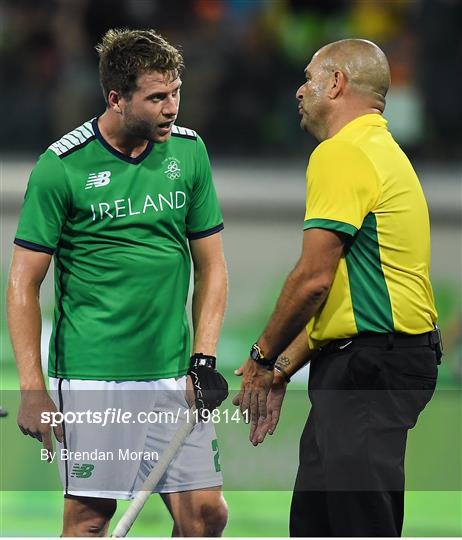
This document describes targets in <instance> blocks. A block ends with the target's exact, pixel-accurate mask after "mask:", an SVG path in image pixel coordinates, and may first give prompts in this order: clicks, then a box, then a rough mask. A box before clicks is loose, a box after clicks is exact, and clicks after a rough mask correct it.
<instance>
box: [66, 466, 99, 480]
mask: <svg viewBox="0 0 462 540" xmlns="http://www.w3.org/2000/svg"><path fill="white" fill-rule="evenodd" d="M94 468H95V466H94V465H91V464H90V463H82V465H79V464H78V463H76V464H75V465H74V466H73V467H72V472H71V476H74V477H75V478H90V476H91V473H92V472H93V469H94Z"/></svg>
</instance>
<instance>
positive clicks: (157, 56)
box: [96, 29, 184, 101]
mask: <svg viewBox="0 0 462 540" xmlns="http://www.w3.org/2000/svg"><path fill="white" fill-rule="evenodd" d="M96 50H97V51H98V54H99V77H100V83H101V88H102V89H103V94H104V99H106V101H107V96H108V94H109V91H110V90H114V91H116V92H118V93H120V95H121V96H123V97H125V98H127V99H130V97H131V95H132V93H133V92H134V91H135V90H136V87H137V86H136V85H137V79H138V76H139V75H141V74H143V73H145V72H149V71H158V72H160V73H171V74H172V77H173V79H175V78H176V77H178V76H179V75H180V74H181V72H182V70H183V68H184V64H183V57H182V55H181V53H180V52H179V51H178V49H176V48H175V47H173V46H172V45H170V43H168V42H167V41H166V40H165V39H164V38H163V37H162V36H160V35H159V34H158V33H157V32H155V31H154V30H128V29H111V30H108V31H107V32H106V33H105V34H104V36H103V39H102V40H101V43H99V44H98V45H97V46H96Z"/></svg>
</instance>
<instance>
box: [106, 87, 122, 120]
mask: <svg viewBox="0 0 462 540" xmlns="http://www.w3.org/2000/svg"><path fill="white" fill-rule="evenodd" d="M121 99H122V98H121V97H120V94H119V93H118V92H116V91H115V90H109V93H108V95H107V104H108V107H109V109H112V110H113V111H114V112H115V113H117V114H121V113H122V110H121V108H120V100H121Z"/></svg>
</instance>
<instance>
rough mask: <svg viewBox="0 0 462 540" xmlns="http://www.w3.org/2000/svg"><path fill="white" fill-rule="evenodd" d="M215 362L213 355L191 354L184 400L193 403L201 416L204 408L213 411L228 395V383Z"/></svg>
mask: <svg viewBox="0 0 462 540" xmlns="http://www.w3.org/2000/svg"><path fill="white" fill-rule="evenodd" d="M215 364H216V358H215V357H214V356H209V355H205V354H202V353H196V354H194V355H193V356H191V367H190V368H189V370H188V375H189V377H188V383H187V389H186V400H187V401H188V404H189V405H190V406H191V404H192V403H195V405H196V409H197V410H198V411H199V415H200V416H201V417H202V413H203V412H204V411H205V410H207V411H210V412H211V411H213V410H214V409H216V408H217V407H218V406H220V405H221V403H222V402H223V401H224V400H225V399H226V398H227V397H228V383H227V382H226V379H225V378H224V377H223V375H222V374H221V373H219V372H218V371H217V370H216V369H215ZM191 388H192V392H191ZM193 396H194V397H193Z"/></svg>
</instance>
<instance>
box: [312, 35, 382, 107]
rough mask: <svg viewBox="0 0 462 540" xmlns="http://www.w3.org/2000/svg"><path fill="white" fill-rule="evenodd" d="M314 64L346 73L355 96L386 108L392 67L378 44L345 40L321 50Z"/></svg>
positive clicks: (316, 55)
mask: <svg viewBox="0 0 462 540" xmlns="http://www.w3.org/2000/svg"><path fill="white" fill-rule="evenodd" d="M313 60H316V61H317V62H320V63H321V64H322V65H323V66H324V68H325V69H326V70H329V71H331V70H335V69H338V70H340V71H342V72H343V73H344V74H345V75H346V77H347V80H348V84H349V85H350V86H351V89H352V90H353V91H354V92H356V93H358V94H360V95H362V96H363V97H365V98H371V99H373V100H377V101H379V102H380V103H382V104H383V107H384V106H385V96H386V94H387V91H388V88H389V87H390V67H389V65H388V61H387V58H386V56H385V54H384V52H383V51H382V50H381V49H380V48H379V47H378V46H377V45H376V44H375V43H372V42H371V41H367V40H365V39H342V40H341V41H335V42H333V43H329V44H328V45H326V46H325V47H323V48H322V49H320V50H319V51H318V52H317V53H316V54H315V55H314V57H313ZM383 107H382V110H383Z"/></svg>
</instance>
